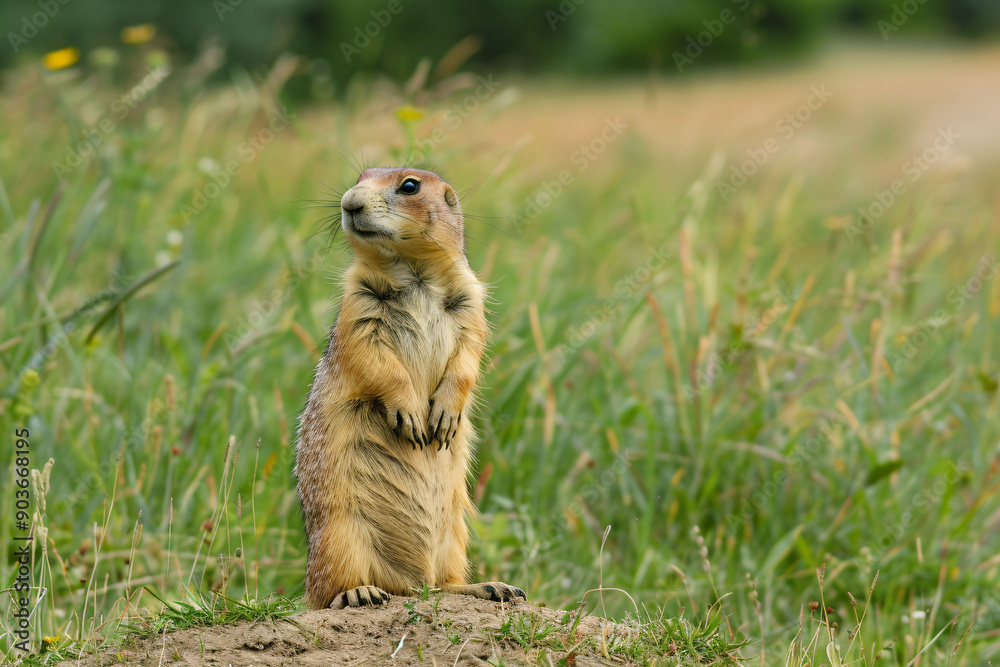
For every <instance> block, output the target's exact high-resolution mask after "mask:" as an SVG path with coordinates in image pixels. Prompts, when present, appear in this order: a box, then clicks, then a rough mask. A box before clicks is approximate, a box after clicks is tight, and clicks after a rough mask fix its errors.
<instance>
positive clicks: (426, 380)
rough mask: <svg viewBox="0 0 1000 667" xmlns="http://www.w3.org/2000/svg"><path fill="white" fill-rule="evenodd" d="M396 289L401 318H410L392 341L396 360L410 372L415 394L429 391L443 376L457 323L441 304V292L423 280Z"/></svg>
mask: <svg viewBox="0 0 1000 667" xmlns="http://www.w3.org/2000/svg"><path fill="white" fill-rule="evenodd" d="M402 284H403V285H404V286H403V287H402V288H401V289H399V290H398V291H397V296H396V301H397V304H398V306H396V307H398V309H399V313H400V315H399V317H400V318H401V319H409V320H411V323H412V325H413V326H412V327H408V328H406V330H405V331H404V334H403V335H400V336H398V338H397V340H396V341H395V343H396V344H395V345H394V347H396V350H397V352H398V353H399V356H400V360H401V361H402V362H403V365H404V366H405V367H406V368H407V370H408V371H409V373H410V378H411V380H412V381H413V386H414V389H415V390H416V391H417V392H418V394H425V396H430V394H431V393H432V392H433V391H434V389H435V388H437V385H438V383H439V382H440V381H441V378H442V377H444V373H445V368H446V366H447V363H448V359H449V358H451V355H452V353H453V352H454V350H455V344H456V339H457V334H458V331H457V322H456V320H455V318H454V316H453V315H452V314H451V313H450V312H449V311H448V310H447V308H446V307H445V299H446V295H445V291H444V289H443V288H442V287H440V286H437V285H433V284H431V283H429V282H427V281H420V280H410V281H406V282H403V283H402Z"/></svg>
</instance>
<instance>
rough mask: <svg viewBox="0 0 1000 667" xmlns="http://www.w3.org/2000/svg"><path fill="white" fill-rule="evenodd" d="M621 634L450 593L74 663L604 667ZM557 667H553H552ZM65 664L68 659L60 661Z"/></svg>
mask: <svg viewBox="0 0 1000 667" xmlns="http://www.w3.org/2000/svg"><path fill="white" fill-rule="evenodd" d="M630 632H631V630H630V629H628V628H626V627H624V626H621V625H616V624H614V623H610V622H608V621H603V620H602V619H599V618H596V617H593V616H584V617H583V618H582V619H577V618H576V616H575V615H574V614H571V613H568V612H565V611H562V612H557V611H552V610H550V609H545V608H540V607H534V606H532V605H530V604H525V603H523V602H521V603H518V604H501V603H497V602H488V601H485V600H478V599H475V598H470V597H465V596H459V595H440V596H437V597H431V598H430V599H428V600H419V599H416V598H403V597H393V598H392V600H390V602H389V603H388V604H387V605H385V606H383V607H377V608H374V609H373V608H362V609H338V610H332V609H328V610H323V611H307V612H303V613H300V614H296V615H294V616H290V617H288V618H284V619H281V620H277V621H268V622H258V623H253V622H249V621H243V622H240V623H237V624H234V625H227V626H215V627H210V628H192V629H188V630H180V631H175V632H170V633H167V634H166V635H164V636H157V637H152V638H149V639H142V640H135V639H134V640H131V641H129V642H127V643H126V644H125V646H124V647H122V648H121V649H120V650H118V651H114V652H109V653H106V654H103V655H100V656H91V657H88V658H85V659H83V660H82V661H81V662H80V663H78V664H81V665H87V666H90V667H96V666H98V665H100V666H103V665H113V664H114V665H118V664H130V665H164V666H170V665H222V666H227V667H228V666H229V665H238V666H243V665H254V666H264V665H266V666H271V665H281V666H283V667H289V666H291V665H307V666H308V665H324V666H328V665H333V666H341V665H344V666H350V665H400V666H403V665H441V666H445V665H448V666H451V665H486V664H492V665H497V664H504V665H524V664H532V665H537V664H542V665H545V664H552V665H556V664H568V665H580V666H584V665H613V664H622V663H624V662H627V661H626V660H622V659H621V658H619V659H617V660H609V659H608V658H605V657H602V656H601V648H600V647H601V646H602V637H603V638H604V640H603V643H606V642H609V641H613V638H616V637H617V638H619V639H620V638H621V637H622V636H626V635H628V633H630ZM560 661H563V662H560ZM62 664H63V665H65V666H66V667H69V666H70V665H71V664H77V663H76V661H72V662H66V663H62Z"/></svg>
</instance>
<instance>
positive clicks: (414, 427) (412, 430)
mask: <svg viewBox="0 0 1000 667" xmlns="http://www.w3.org/2000/svg"><path fill="white" fill-rule="evenodd" d="M420 412H421V411H420V410H417V409H413V408H408V407H406V406H403V405H394V404H391V403H386V405H385V421H386V423H387V424H388V425H389V428H390V429H392V430H393V431H394V432H395V433H396V434H397V435H399V436H400V437H402V438H404V439H406V440H408V441H409V442H410V443H411V444H412V445H413V448H414V449H416V447H417V445H420V448H421V449H423V448H424V445H429V444H430V440H429V439H428V438H427V427H426V425H425V423H424V418H423V416H422V415H421V414H420Z"/></svg>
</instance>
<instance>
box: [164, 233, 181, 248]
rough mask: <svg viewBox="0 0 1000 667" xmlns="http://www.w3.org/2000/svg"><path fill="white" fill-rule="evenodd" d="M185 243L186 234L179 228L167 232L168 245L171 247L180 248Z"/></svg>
mask: <svg viewBox="0 0 1000 667" xmlns="http://www.w3.org/2000/svg"><path fill="white" fill-rule="evenodd" d="M183 243H184V234H182V233H181V232H180V230H177V229H171V230H170V231H169V232H167V245H168V246H170V247H171V248H180V247H181V245H182V244H183Z"/></svg>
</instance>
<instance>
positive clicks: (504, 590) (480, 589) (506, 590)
mask: <svg viewBox="0 0 1000 667" xmlns="http://www.w3.org/2000/svg"><path fill="white" fill-rule="evenodd" d="M444 590H445V592H447V593H458V594H459V595H471V596H473V597H477V598H479V599H481V600H492V601H493V602H514V601H515V600H516V599H517V598H521V599H522V600H524V601H525V602H527V600H528V596H527V595H526V594H525V592H524V591H523V590H521V589H520V588H518V587H517V586H511V585H510V584H505V583H503V582H502V581H488V582H486V583H483V584H456V585H453V586H445V587H444Z"/></svg>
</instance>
